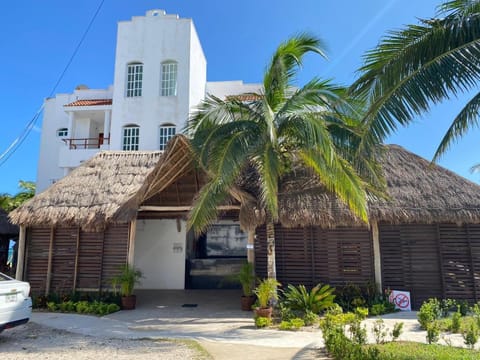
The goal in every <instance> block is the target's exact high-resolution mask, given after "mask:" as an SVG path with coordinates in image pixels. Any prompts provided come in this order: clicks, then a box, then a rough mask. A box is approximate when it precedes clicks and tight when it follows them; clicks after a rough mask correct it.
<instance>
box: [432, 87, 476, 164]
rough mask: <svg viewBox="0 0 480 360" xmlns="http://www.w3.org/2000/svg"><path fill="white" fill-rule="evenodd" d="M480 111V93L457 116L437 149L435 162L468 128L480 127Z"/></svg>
mask: <svg viewBox="0 0 480 360" xmlns="http://www.w3.org/2000/svg"><path fill="white" fill-rule="evenodd" d="M479 113H480V93H478V94H476V95H475V96H474V97H473V98H472V99H471V100H470V101H469V102H468V103H467V104H466V105H465V106H464V107H463V109H462V110H461V111H460V113H459V114H458V115H457V116H456V117H455V119H454V120H453V122H452V124H451V125H450V127H449V128H448V130H447V132H446V133H445V135H444V136H443V139H442V141H441V142H440V145H438V148H437V150H436V151H435V155H434V156H433V159H432V161H433V162H435V161H437V160H438V159H439V158H440V157H441V156H442V155H443V154H444V153H445V152H446V151H447V150H448V149H449V148H450V146H451V145H452V143H453V142H455V141H456V140H458V139H459V138H461V137H462V136H463V135H465V134H466V133H467V132H468V130H470V129H473V128H474V127H478V115H479Z"/></svg>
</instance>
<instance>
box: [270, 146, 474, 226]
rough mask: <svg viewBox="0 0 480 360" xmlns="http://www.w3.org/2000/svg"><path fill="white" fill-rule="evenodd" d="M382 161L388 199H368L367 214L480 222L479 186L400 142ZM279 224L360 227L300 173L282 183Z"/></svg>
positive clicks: (380, 217) (411, 220)
mask: <svg viewBox="0 0 480 360" xmlns="http://www.w3.org/2000/svg"><path fill="white" fill-rule="evenodd" d="M384 150H385V151H384V152H383V154H382V158H381V163H382V166H383V172H384V176H385V179H386V182H387V194H388V198H386V199H383V198H378V197H373V196H371V197H370V198H369V204H368V208H369V211H368V212H369V218H370V220H375V221H379V222H380V221H384V222H388V223H392V224H399V223H434V222H438V223H442V222H444V223H480V186H479V185H477V184H474V183H473V182H471V181H469V180H467V179H465V178H463V177H461V176H459V175H457V174H455V173H453V172H452V171H449V170H447V169H445V168H443V167H441V166H438V165H435V164H431V163H430V162H429V161H427V160H425V159H424V158H422V157H420V156H418V155H416V154H413V153H411V152H409V151H407V150H405V149H404V148H402V147H401V146H398V145H386V146H385V149H384ZM280 191H281V194H280V198H279V208H280V214H279V216H280V222H281V223H282V224H283V225H285V226H290V227H294V226H305V225H320V226H322V227H335V226H341V225H346V226H350V225H362V222H361V221H360V220H359V219H357V218H355V217H354V216H353V215H352V213H351V212H350V211H349V210H348V209H347V207H346V206H345V204H343V203H342V202H341V201H339V200H338V199H337V198H336V197H335V196H334V195H332V194H329V193H327V192H325V191H324V190H323V188H322V186H321V184H319V183H318V182H317V181H315V179H312V176H311V175H307V174H305V173H304V174H296V176H295V178H294V179H292V178H290V179H287V181H284V182H283V184H282V188H281V189H280Z"/></svg>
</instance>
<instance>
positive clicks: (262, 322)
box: [255, 317, 272, 328]
mask: <svg viewBox="0 0 480 360" xmlns="http://www.w3.org/2000/svg"><path fill="white" fill-rule="evenodd" d="M271 325H272V319H269V318H265V317H256V318H255V326H256V327H257V328H264V327H268V326H271Z"/></svg>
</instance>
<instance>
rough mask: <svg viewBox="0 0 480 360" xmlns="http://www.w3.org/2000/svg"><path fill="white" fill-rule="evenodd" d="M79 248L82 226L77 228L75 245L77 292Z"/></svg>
mask: <svg viewBox="0 0 480 360" xmlns="http://www.w3.org/2000/svg"><path fill="white" fill-rule="evenodd" d="M79 249H80V226H79V227H78V229H77V244H76V246H75V268H74V270H73V292H75V289H76V288H77V275H78V257H79Z"/></svg>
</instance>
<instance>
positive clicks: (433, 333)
mask: <svg viewBox="0 0 480 360" xmlns="http://www.w3.org/2000/svg"><path fill="white" fill-rule="evenodd" d="M439 337H440V326H439V324H438V321H433V322H431V323H430V324H428V325H427V342H428V343H429V344H432V343H436V342H437V341H438V339H439Z"/></svg>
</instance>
